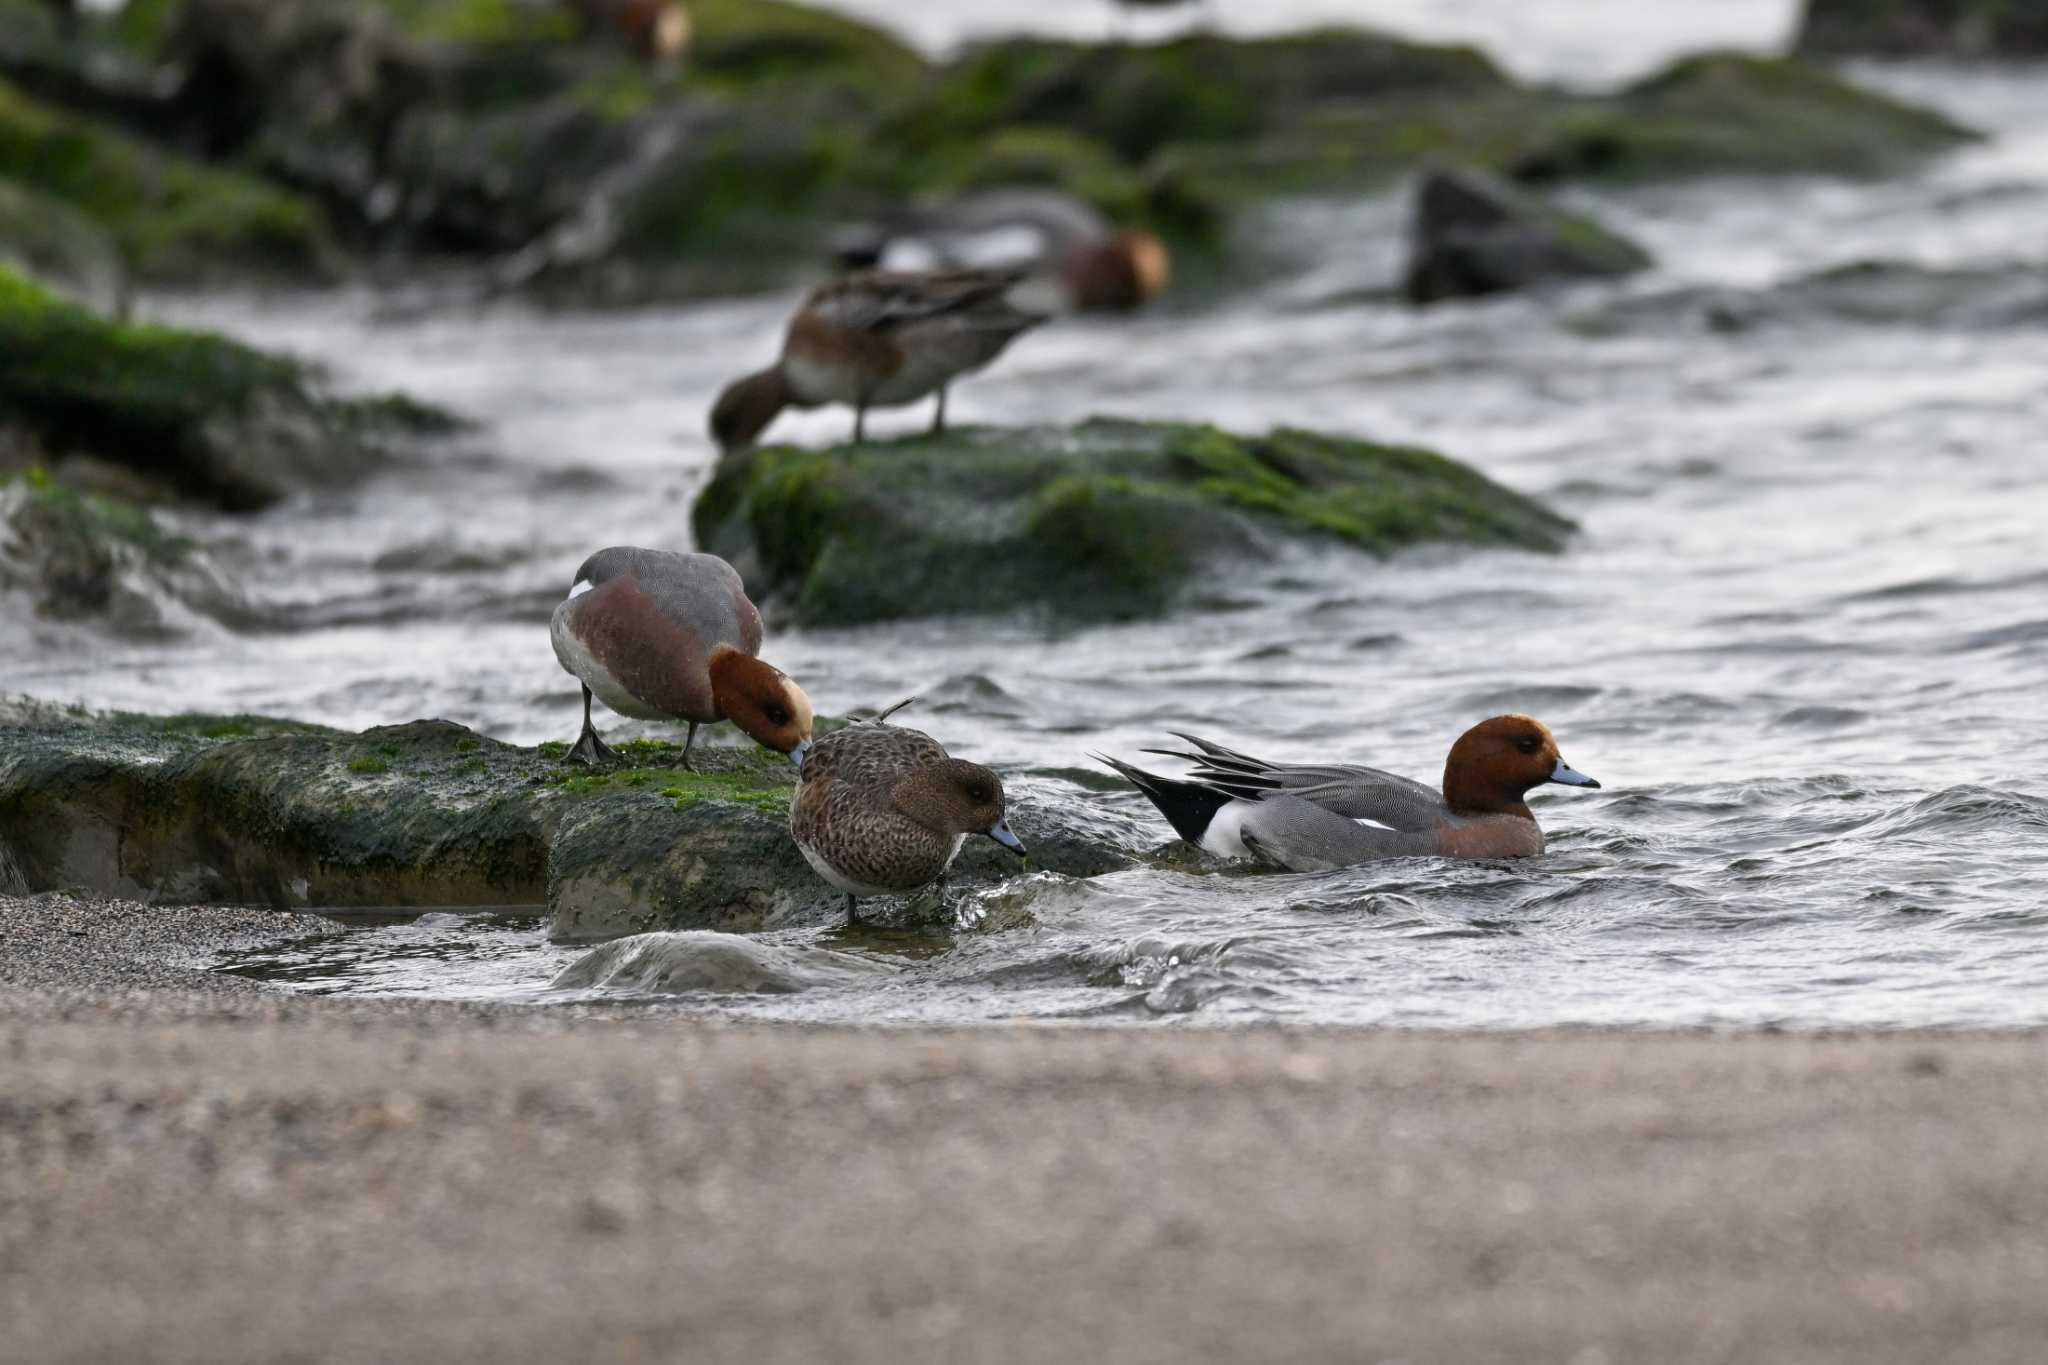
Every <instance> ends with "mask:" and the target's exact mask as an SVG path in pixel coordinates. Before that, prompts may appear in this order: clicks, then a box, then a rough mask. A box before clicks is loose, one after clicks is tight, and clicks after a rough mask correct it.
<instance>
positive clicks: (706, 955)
mask: <svg viewBox="0 0 2048 1365" xmlns="http://www.w3.org/2000/svg"><path fill="white" fill-rule="evenodd" d="M895 970H896V969H895V968H893V967H891V966H889V965H887V964H886V963H880V962H875V961H873V960H871V959H868V958H864V957H858V956H855V955H854V954H852V953H836V952H833V951H831V950H830V949H828V948H800V947H778V946H776V945H774V944H768V943H762V942H759V941H757V940H755V939H750V938H741V937H739V936H737V935H733V934H712V933H671V934H636V935H634V936H633V937H631V938H622V939H618V940H616V941H615V942H612V943H607V944H605V945H604V946H603V947H602V948H597V949H593V950H592V951H591V952H590V953H589V954H588V955H587V956H585V957H582V958H579V959H577V960H576V961H575V962H572V963H570V964H569V965H568V966H567V967H564V968H563V969H562V971H561V972H560V974H559V975H557V976H556V977H555V979H554V981H552V982H551V983H549V984H550V985H551V986H552V987H553V988H554V989H555V990H611V991H626V992H630V993H632V994H635V995H680V994H683V993H685V992H694V991H703V992H708V993H713V994H718V995H794V994H796V993H797V992H798V991H805V990H810V989H811V988H813V987H815V986H841V985H852V984H855V983H859V982H862V981H871V980H873V979H874V978H875V977H878V976H889V975H892V974H893V973H894V972H895Z"/></svg>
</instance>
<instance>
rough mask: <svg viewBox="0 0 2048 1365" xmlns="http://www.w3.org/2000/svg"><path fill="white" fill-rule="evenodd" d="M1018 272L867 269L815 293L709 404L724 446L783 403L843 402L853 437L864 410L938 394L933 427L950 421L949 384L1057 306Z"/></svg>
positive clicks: (860, 431) (741, 441) (753, 431)
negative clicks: (758, 358)
mask: <svg viewBox="0 0 2048 1365" xmlns="http://www.w3.org/2000/svg"><path fill="white" fill-rule="evenodd" d="M1041 303H1042V300H1037V299H1036V298H1035V296H1034V294H1033V292H1032V285H1031V282H1030V281H1029V279H1028V277H1027V274H1026V272H1024V271H1022V270H944V271H930V272H924V273H914V272H912V273H902V272H891V271H881V270H875V271H866V272H863V273H861V274H857V275H849V276H847V277H846V278H845V279H843V280H839V281H837V282H835V283H833V284H827V285H823V286H820V287H819V288H818V289H816V290H813V291H812V292H811V295H810V297H808V298H806V299H805V300H804V302H803V306H802V307H800V308H798V309H797V311H796V316H795V317H793V318H791V319H790V323H789V331H788V332H787V333H786V334H785V335H784V337H783V342H782V356H781V358H780V359H779V360H777V361H776V362H775V363H774V364H773V365H770V366H769V367H768V368H767V369H765V370H762V371H760V372H759V373H758V374H750V375H748V376H747V377H746V378H744V379H737V380H734V381H733V382H732V383H731V384H728V385H727V386H726V388H725V391H724V392H723V393H721V394H719V395H718V401H717V403H716V404H714V405H713V406H712V409H711V435H712V437H713V439H715V440H716V441H717V442H718V445H719V448H720V449H721V450H724V451H728V452H729V451H733V450H738V449H742V448H744V447H746V446H749V445H752V444H753V442H754V439H755V438H756V437H758V436H759V435H760V434H761V432H762V431H763V430H764V429H766V427H767V426H768V424H769V423H770V422H772V421H774V420H775V417H776V414H777V413H779V412H781V411H782V410H783V409H784V408H786V407H798V408H815V407H822V406H823V405H825V404H827V403H845V404H847V405H848V406H850V407H851V408H852V409H853V439H854V440H855V441H863V440H866V439H867V414H868V409H869V408H875V407H884V408H886V407H900V406H902V405H903V404H905V403H915V402H916V401H917V400H919V399H920V398H923V397H925V396H927V395H928V394H933V393H936V394H937V395H938V396H939V404H938V409H937V411H936V412H935V413H934V414H933V416H932V430H933V431H935V432H936V431H943V430H945V428H946V386H947V385H948V384H950V383H952V382H953V380H955V379H957V378H958V377H960V376H961V375H963V374H968V373H971V372H973V371H975V370H978V369H980V368H982V366H984V365H986V364H988V363H989V362H990V361H991V360H994V359H995V358H996V357H997V356H998V355H1001V354H1002V352H1003V348H1004V347H1006V346H1008V345H1009V344H1010V343H1011V342H1012V341H1014V340H1015V339H1016V338H1017V337H1018V336H1019V335H1020V334H1022V333H1024V332H1026V331H1028V330H1030V329H1031V328H1033V327H1036V326H1037V325H1038V324H1039V323H1041V322H1044V321H1045V320H1046V318H1047V317H1048V316H1050V315H1051V313H1052V312H1053V311H1054V310H1053V309H1052V308H1051V307H1046V306H1040V304H1041Z"/></svg>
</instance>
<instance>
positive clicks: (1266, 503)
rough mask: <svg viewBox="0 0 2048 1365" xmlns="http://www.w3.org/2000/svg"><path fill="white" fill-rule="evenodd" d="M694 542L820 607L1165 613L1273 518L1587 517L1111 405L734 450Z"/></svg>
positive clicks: (1382, 536) (1468, 475) (1276, 438)
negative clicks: (1058, 416)
mask: <svg viewBox="0 0 2048 1365" xmlns="http://www.w3.org/2000/svg"><path fill="white" fill-rule="evenodd" d="M692 521H693V523H694V525H695V528H696V532H697V540H698V543H699V544H700V545H701V546H703V547H704V548H705V549H707V550H709V551H711V552H712V553H714V554H720V555H723V556H725V557H726V558H727V559H729V560H731V561H732V562H733V563H734V564H735V565H736V566H738V567H739V569H740V572H741V574H742V575H743V576H744V577H745V578H746V580H747V586H748V590H749V592H751V593H752V594H753V595H754V597H755V599H756V600H758V601H764V602H771V603H777V604H781V605H784V606H786V607H789V608H791V609H792V610H793V614H794V615H795V616H796V618H797V619H798V620H800V621H802V622H805V623H807V624H817V625H843V624H854V623H858V622H863V621H879V620H888V619H892V618H898V617H913V616H929V615H939V614H949V613H963V612H1001V611H1009V610H1014V609H1017V608H1042V609H1046V610H1049V611H1052V612H1054V613H1055V614H1058V615H1063V616H1070V617H1080V618H1084V619H1088V618H1093V619H1105V618H1107V619H1116V618H1128V617H1137V616H1150V615H1157V614H1159V613H1161V612H1163V611H1165V610H1167V609H1168V608H1169V607H1170V606H1171V605H1172V603H1173V601H1174V599H1175V598H1176V597H1177V596H1178V595H1179V594H1180V592H1181V591H1182V590H1183V589H1184V588H1186V587H1187V586H1188V585H1189V584H1190V583H1191V581H1192V580H1193V579H1194V578H1195V577H1196V574H1197V572H1198V571H1199V570H1200V569H1201V568H1203V567H1204V566H1205V565H1207V564H1210V563H1212V562H1214V561H1215V560H1217V559H1218V558H1221V557H1228V556H1231V555H1258V554H1260V553H1262V552H1263V551H1264V549H1265V547H1266V546H1268V545H1269V544H1270V540H1271V538H1272V537H1273V536H1276V535H1282V536H1285V535H1294V536H1315V537H1326V538H1330V539H1335V540H1338V541H1342V542H1344V543H1347V544H1350V545H1353V546H1356V547H1357V548H1359V549H1361V550H1366V551H1369V552H1372V553H1375V554H1385V553H1388V552H1390V551H1393V550H1397V549H1401V548H1403V547H1406V546H1410V545H1415V544H1420V543H1423V542H1427V541H1438V540H1447V541H1454V542H1460V543H1465V544H1471V545H1487V546H1506V547H1513V548H1519V549H1528V550H1539V551H1556V550H1559V549H1561V548H1562V547H1563V545H1564V541H1565V538H1566V537H1567V536H1568V535H1569V534H1570V532H1571V531H1572V529H1573V527H1572V523H1571V522H1570V521H1568V520H1566V519H1565V518H1563V517H1561V516H1558V515H1557V514H1556V513H1554V512H1552V511H1550V510H1549V509H1547V508H1545V507H1544V506H1542V505H1541V504H1540V503H1538V502H1536V501H1534V500H1533V499H1530V498H1528V497H1525V496H1523V495H1522V494H1519V493H1516V492H1513V491H1512V490H1510V489H1507V488H1503V487H1502V486H1501V485H1499V484H1497V483H1494V482H1493V481H1491V480H1490V479H1487V478H1486V477H1485V476H1484V475H1481V474H1479V473H1478V472H1476V471H1475V470H1472V469H1470V468H1468V467H1466V466H1464V465H1461V464H1459V463H1457V462H1456V461H1454V460H1450V459H1446V458H1445V457H1443V456H1441V455H1437V454H1434V453H1432V452H1430V451H1426V450H1417V449H1412V448H1408V447H1401V446H1384V445H1376V444H1373V443H1371V442H1368V441H1358V440H1348V439H1345V438H1342V437H1337V436H1325V435H1318V434H1316V433H1314V432H1307V431H1295V430H1288V429H1282V430H1279V431H1275V432H1273V433H1271V434H1270V435H1267V436H1263V437H1243V436H1234V435H1231V434H1229V433H1227V432H1223V431H1219V430H1217V429H1216V428H1214V427H1206V426H1193V425H1187V424H1182V423H1172V422H1136V421H1122V420H1114V419H1107V418H1096V419H1093V420H1090V421H1087V422H1083V423H1081V424H1079V425H1078V426H1074V427H1026V428H992V427H968V428H956V429H954V430H952V431H949V432H946V433H945V434H943V435H938V436H925V437H916V438H911V439H906V440H901V441H892V442H886V443H871V444H867V445H860V446H841V447H837V448H833V449H827V450H806V449H800V448H797V447H792V446H774V447H769V448H766V449H762V450H756V451H749V452H744V453H742V454H739V455H736V456H732V457H729V458H727V459H726V460H724V461H722V462H721V463H720V464H719V466H718V469H717V471H716V472H715V473H714V475H713V476H712V480H711V482H710V484H709V485H708V486H706V488H705V489H704V491H703V493H702V494H700V495H699V497H698V499H697V504H696V507H695V508H694V509H693V512H692Z"/></svg>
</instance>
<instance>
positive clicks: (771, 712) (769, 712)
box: [761, 702, 789, 725]
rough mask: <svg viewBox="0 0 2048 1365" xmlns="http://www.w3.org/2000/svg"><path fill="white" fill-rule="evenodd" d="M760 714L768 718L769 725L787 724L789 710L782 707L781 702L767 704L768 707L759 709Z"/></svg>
mask: <svg viewBox="0 0 2048 1365" xmlns="http://www.w3.org/2000/svg"><path fill="white" fill-rule="evenodd" d="M761 714H762V715H764V716H766V717H768V720H769V723H770V724H774V725H787V724H789V708H788V707H786V706H784V705H783V704H782V703H781V702H770V703H768V705H766V706H764V707H762V708H761Z"/></svg>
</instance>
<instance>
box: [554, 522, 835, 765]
mask: <svg viewBox="0 0 2048 1365" xmlns="http://www.w3.org/2000/svg"><path fill="white" fill-rule="evenodd" d="M548 634H549V636H550V638H551V639H552V640H553V642H554V646H555V658H556V659H558V660H559V661H560V662H561V665H562V667H563V668H564V669H565V670H567V671H568V672H569V673H571V674H573V675H574V676H575V677H576V678H577V679H578V680H579V681H580V682H582V684H583V732H582V733H581V734H580V735H578V736H577V739H576V744H575V747H574V748H572V749H570V750H569V754H568V758H569V761H571V762H574V763H587V764H593V765H594V764H608V763H614V762H617V761H618V754H617V753H616V751H614V750H613V749H612V747H611V746H610V745H608V744H606V743H605V742H604V740H603V738H602V737H600V736H599V735H598V733H597V728H596V726H595V725H593V724H592V723H591V718H590V701H591V698H592V696H593V695H594V696H595V697H597V698H598V699H599V700H600V701H602V702H603V703H604V704H605V705H606V706H608V707H610V708H611V709H612V710H614V711H616V712H618V713H619V714H620V715H622V716H635V717H639V718H641V719H647V720H682V721H687V722H689V726H690V730H689V734H688V735H687V736H686V737H685V738H684V740H683V757H682V766H683V767H684V768H689V767H690V747H691V745H693V744H694V743H695V742H696V739H697V727H698V726H699V725H708V724H711V723H713V722H716V721H720V720H730V721H731V722H733V724H735V725H737V726H738V727H739V728H740V729H741V730H742V731H744V732H745V733H746V734H747V735H749V736H751V737H752V738H753V739H755V740H756V741H758V742H759V743H761V744H763V745H765V746H767V747H768V748H770V749H773V750H775V751H776V752H777V753H781V754H788V755H791V756H792V757H793V758H794V759H795V760H796V761H798V762H801V761H802V760H801V754H802V746H803V745H804V743H805V742H806V741H808V740H809V739H810V737H811V725H812V714H811V699H810V698H809V697H808V696H806V695H805V693H804V690H803V688H801V687H799V686H797V684H796V682H795V680H793V679H792V678H790V677H789V675H788V674H786V673H784V672H782V670H780V669H778V668H774V667H772V666H770V665H768V664H765V663H763V662H762V661H761V660H760V659H759V658H757V657H755V656H756V655H757V654H758V653H759V652H760V649H761V613H760V611H759V610H758V609H756V607H755V606H754V603H753V601H752V600H751V599H750V598H748V596H747V591H746V585H745V584H743V583H742V582H741V581H740V576H739V574H738V572H737V571H735V570H734V569H733V567H732V565H730V564H728V563H726V562H725V561H724V560H723V559H720V558H719V557H718V556H717V555H707V554H680V553H676V552H673V551H669V550H648V549H642V548H640V547H638V546H634V545H613V546H610V547H608V548H606V549H602V550H599V551H598V552H597V553H595V554H593V555H591V556H590V558H588V559H586V560H584V561H583V565H582V567H581V568H579V569H577V570H576V577H575V580H574V582H572V583H571V585H570V587H569V595H568V596H567V597H566V598H564V599H563V600H562V602H561V603H560V605H558V606H557V607H556V608H555V611H554V616H553V618H552V619H551V620H550V621H549V623H548Z"/></svg>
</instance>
